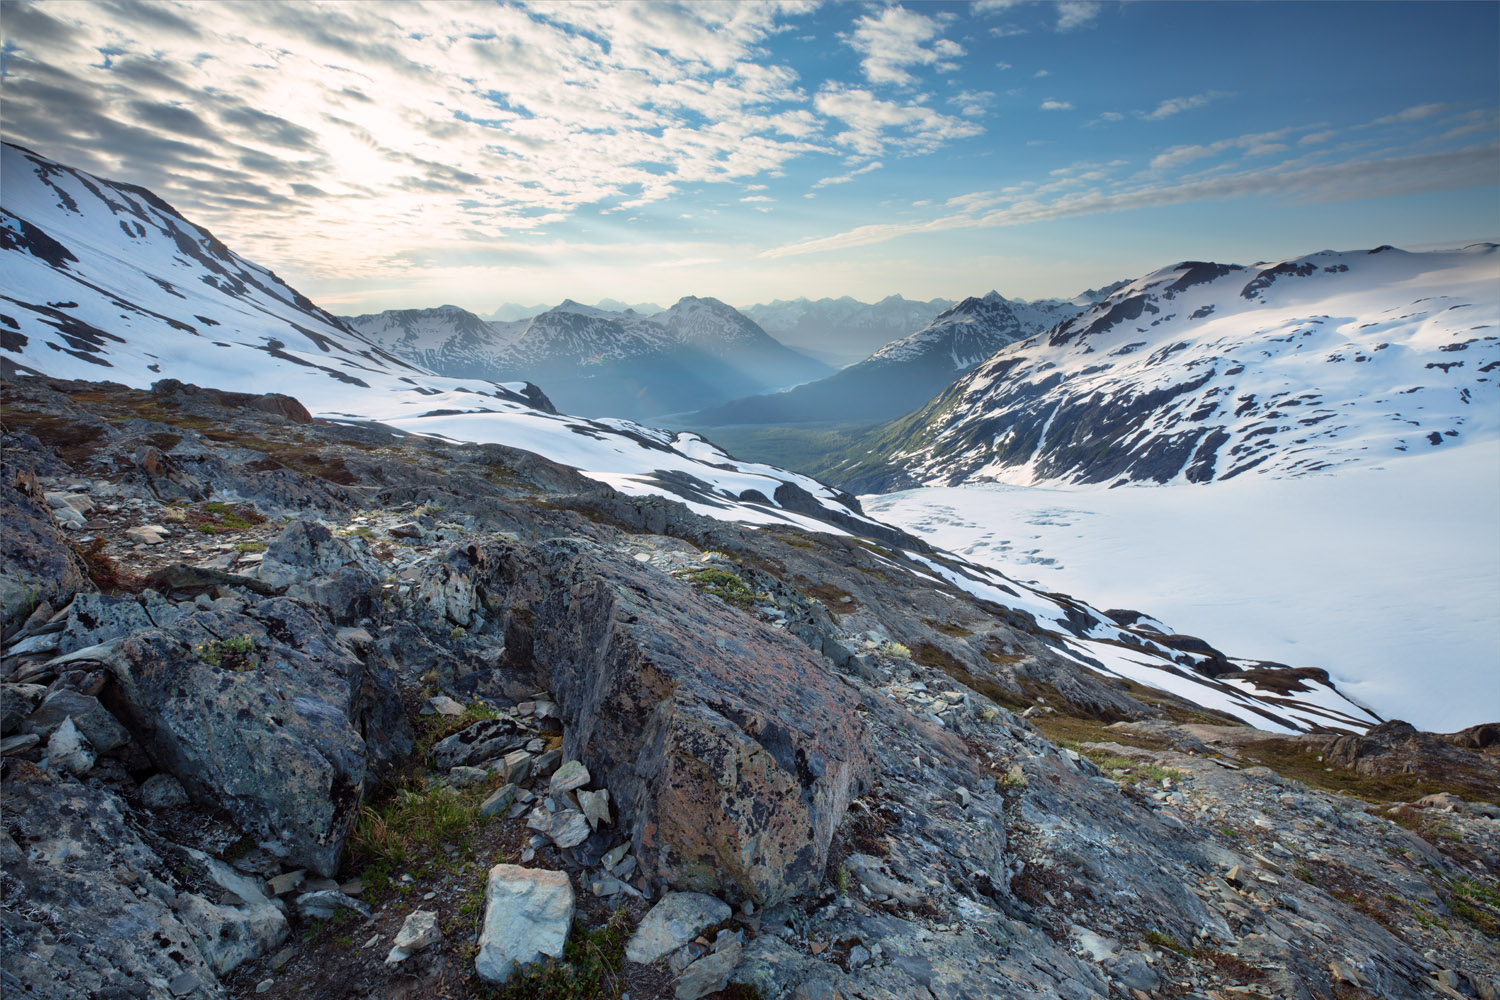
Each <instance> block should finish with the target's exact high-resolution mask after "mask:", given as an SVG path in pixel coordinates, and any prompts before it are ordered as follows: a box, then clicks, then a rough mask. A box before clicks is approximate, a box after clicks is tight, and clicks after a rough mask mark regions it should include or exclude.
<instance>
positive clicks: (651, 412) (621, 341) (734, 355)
mask: <svg viewBox="0 0 1500 1000" xmlns="http://www.w3.org/2000/svg"><path fill="white" fill-rule="evenodd" d="M346 322H347V323H348V324H349V325H350V326H351V327H352V328H353V329H355V330H357V331H359V332H360V333H362V334H364V335H365V336H366V337H367V338H369V339H370V340H372V341H374V342H375V343H377V344H379V345H380V346H382V347H383V348H385V349H386V350H388V351H390V352H391V353H392V354H395V355H397V356H399V357H401V358H404V359H406V360H408V361H413V362H416V363H419V364H422V365H424V366H426V367H428V368H431V369H432V370H434V371H437V372H440V373H442V374H444V375H454V376H465V377H471V378H490V379H526V380H528V381H532V382H538V383H541V384H543V385H546V386H547V391H548V392H549V393H550V394H551V395H552V396H553V398H554V399H555V400H556V401H557V403H558V405H560V406H561V407H562V408H563V409H566V410H569V411H571V412H574V413H580V414H584V415H588V416H604V415H620V416H630V417H651V416H659V415H662V414H665V413H673V412H679V411H683V410H689V409H694V408H697V407H701V406H705V405H712V404H715V403H719V402H722V401H724V400H726V399H732V398H734V397H736V396H742V395H745V394H746V393H753V392H763V391H766V390H767V389H775V388H783V387H786V386H790V385H795V384H796V383H798V382H801V381H806V380H808V379H814V378H818V377H819V376H822V375H826V374H827V373H828V368H827V366H825V365H823V364H822V363H820V362H817V361H814V360H812V359H811V358H808V357H806V356H804V355H801V354H798V353H797V352H795V351H793V350H791V349H789V348H787V347H785V346H783V345H782V344H780V343H778V342H777V341H776V340H774V339H773V338H772V337H770V336H769V335H768V334H766V332H765V331H764V330H762V329H761V328H760V327H758V326H756V325H755V324H754V323H753V322H751V321H750V320H749V319H746V318H745V317H744V316H743V315H741V314H740V313H739V312H737V311H735V310H734V309H733V308H731V307H730V306H727V305H725V304H724V303H722V302H720V301H719V300H718V299H712V298H696V297H693V296H689V297H687V298H684V299H682V300H681V301H680V302H678V303H677V304H676V305H674V306H673V307H672V308H671V309H668V310H665V311H663V312H660V313H659V314H657V315H655V316H649V317H648V316H644V315H642V314H640V313H638V312H636V311H635V310H634V309H630V308H627V309H624V310H622V311H614V310H610V309H604V308H600V307H598V306H586V305H583V304H582V303H579V302H574V301H573V300H571V299H569V300H567V301H565V302H563V303H562V304H561V305H559V306H557V307H555V308H552V309H547V310H545V311H543V312H541V313H539V314H537V315H535V316H532V317H530V318H527V319H519V320H514V321H512V322H507V323H501V322H489V323H487V322H485V321H484V320H482V319H480V318H479V317H477V316H475V315H473V314H472V313H468V312H465V311H464V310H462V309H458V308H456V307H454V306H443V307H441V308H438V309H420V310H406V309H403V310H387V311H386V312H382V313H374V314H370V315H365V316H354V317H348V318H347V319H346Z"/></svg>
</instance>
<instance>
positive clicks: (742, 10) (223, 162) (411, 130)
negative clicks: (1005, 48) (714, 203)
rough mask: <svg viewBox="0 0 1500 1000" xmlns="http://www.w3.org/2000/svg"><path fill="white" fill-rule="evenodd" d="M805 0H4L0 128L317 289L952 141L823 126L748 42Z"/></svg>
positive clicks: (789, 79) (902, 119) (917, 132)
mask: <svg viewBox="0 0 1500 1000" xmlns="http://www.w3.org/2000/svg"><path fill="white" fill-rule="evenodd" d="M806 9H807V8H806V5H799V4H796V3H770V4H707V5H667V4H620V5H607V6H600V5H577V4H568V5H544V6H537V7H534V8H528V7H521V6H492V5H478V4H473V5H470V4H457V3H422V2H412V3H403V4H399V5H398V4H327V5H317V6H314V5H292V6H285V5H275V6H263V5H258V4H242V3H226V4H208V3H204V4H195V5H187V6H183V5H168V4H147V3H140V2H130V3H125V2H118V3H117V2H104V0H96V2H74V3H68V4H48V5H45V7H42V6H35V5H30V4H10V3H7V4H6V7H5V15H4V16H5V42H6V63H5V71H6V79H5V127H6V133H7V138H11V139H14V140H15V141H17V142H21V143H23V144H26V145H29V146H32V147H33V148H36V149H38V150H39V151H41V152H44V153H46V154H48V155H51V156H55V157H57V158H59V159H62V160H64V161H65V162H69V163H73V164H76V165H78V166H80V167H82V168H84V169H87V170H91V171H95V172H98V173H102V174H104V175H106V176H110V177H115V178H118V179H121V180H125V181H129V182H133V183H138V184H143V185H146V186H148V187H150V188H151V189H153V190H155V191H157V192H158V193H159V194H161V195H162V196H163V197H164V198H166V199H167V200H168V201H170V202H171V203H173V204H174V205H176V206H177V207H178V208H179V209H181V210H182V211H184V212H185V213H188V214H189V215H191V216H192V217H193V218H195V219H197V220H200V221H201V222H202V223H203V224H205V225H207V226H209V227H210V228H212V229H213V230H214V231H215V232H216V233H217V234H218V235H219V236H220V237H221V238H223V239H225V240H226V241H228V242H230V243H231V245H234V246H235V247H236V248H237V249H240V250H241V251H242V252H244V253H246V254H248V255H250V256H252V257H263V258H266V259H270V260H274V261H276V262H277V265H278V267H282V268H285V269H287V270H290V271H292V272H293V273H301V274H304V275H317V276H325V277H330V278H332V277H341V276H348V277H351V278H352V277H354V276H358V277H360V278H372V277H375V276H378V275H391V274H397V273H402V272H403V269H410V268H413V267H415V266H417V264H416V263H414V262H415V261H420V260H424V259H426V257H424V256H423V255H422V254H418V255H417V256H415V257H404V256H402V255H401V253H400V252H399V251H398V250H396V249H393V248H394V247H396V246H399V245H405V246H415V245H424V246H425V245H434V246H435V245H437V244H439V243H440V242H441V240H440V238H439V235H438V234H440V233H443V232H453V233H462V234H464V239H465V240H476V239H477V240H481V241H489V242H491V243H494V244H495V245H499V244H500V243H503V242H504V241H506V240H509V239H512V238H514V237H515V236H517V235H524V234H527V233H535V232H540V231H543V230H545V229H546V228H547V227H548V226H550V225H553V224H555V223H556V222H557V221H558V220H563V219H567V218H569V217H571V216H573V215H576V214H579V213H583V212H597V211H600V210H608V211H617V210H627V211H628V210H629V209H632V208H636V207H640V206H643V205H647V204H650V203H653V202H660V201H662V200H665V199H668V198H672V197H674V196H677V195H679V194H680V193H681V192H682V191H683V190H684V189H685V188H686V187H687V186H689V185H701V184H708V183H735V184H740V185H743V184H744V183H745V182H747V181H752V180H755V179H757V178H758V177H759V178H764V177H769V176H774V175H775V174H776V172H777V171H779V170H781V169H782V167H783V166H784V165H785V164H786V163H788V161H790V160H792V159H794V158H796V157H799V156H803V155H806V154H808V153H824V154H826V153H828V152H832V151H834V150H837V149H849V148H850V147H851V145H855V144H858V145H864V146H873V147H875V148H880V147H882V146H886V145H890V146H892V147H893V148H896V149H899V150H902V151H919V150H931V149H935V148H937V147H938V146H940V145H941V144H942V143H944V142H946V141H949V139H951V138H952V137H958V136H963V135H966V134H975V131H974V129H973V128H972V127H971V126H967V125H965V124H964V123H963V122H962V121H961V120H960V119H958V118H956V117H950V116H946V115H942V114H939V113H936V112H933V111H930V110H926V109H920V108H914V109H912V110H906V105H905V104H903V103H900V102H895V103H893V104H892V106H891V108H890V109H886V108H882V107H876V106H874V105H872V106H871V107H870V108H867V109H866V110H867V111H868V112H869V113H871V114H875V115H876V117H877V118H878V117H880V116H881V115H884V116H885V118H886V119H887V120H886V121H885V122H884V123H882V122H879V121H875V122H871V121H869V120H868V119H867V118H862V117H861V116H860V115H859V114H857V113H856V112H855V110H852V104H857V103H858V102H857V100H856V101H853V102H846V104H850V105H851V107H846V108H845V110H848V111H849V113H850V115H851V117H853V118H854V119H855V123H854V124H852V125H851V124H849V123H848V122H843V121H838V120H830V119H829V118H828V117H827V116H826V115H825V114H824V113H823V112H820V111H818V110H817V109H816V108H815V107H814V106H813V103H814V95H812V94H809V93H808V92H806V91H805V90H803V89H802V88H801V86H800V84H799V78H798V75H797V73H796V71H795V70H793V69H792V68H791V67H790V66H787V65H784V64H781V63H779V62H778V61H777V60H776V59H774V58H771V57H770V56H769V55H768V52H767V50H766V47H765V43H766V42H767V40H768V39H770V38H771V37H772V36H774V35H776V34H778V33H779V32H782V31H784V30H785V29H787V28H788V27H789V26H791V25H792V24H793V23H794V22H795V21H796V20H797V18H799V17H800V16H801V13H802V12H803V11H804V10H806ZM912 16H913V17H921V18H922V19H923V20H925V21H930V22H932V23H934V24H935V23H937V22H935V21H932V19H931V18H925V17H923V16H922V15H912ZM876 20H880V19H879V18H876ZM939 43H942V44H939ZM922 47H923V48H924V50H925V51H927V52H929V53H931V54H932V60H931V61H941V60H942V59H944V58H946V57H947V56H948V55H951V54H953V53H954V52H955V50H956V43H951V42H948V43H945V42H943V40H942V39H935V38H929V39H928V40H927V42H926V44H924V45H923V46H922ZM872 55H876V56H877V57H878V53H873V52H872ZM920 58H921V59H922V60H927V59H928V57H927V56H922V57H920ZM877 62H878V58H877ZM263 109H264V110H263ZM271 109H274V112H273V111H272V110H271ZM856 137H858V138H857V139H856ZM356 201H357V202H358V204H359V206H360V208H359V210H358V211H354V210H351V207H350V206H351V204H352V203H353V202H356ZM434 252H435V253H436V252H457V251H456V250H454V249H453V248H452V247H447V246H444V247H439V249H438V250H437V251H434ZM428 256H430V255H428Z"/></svg>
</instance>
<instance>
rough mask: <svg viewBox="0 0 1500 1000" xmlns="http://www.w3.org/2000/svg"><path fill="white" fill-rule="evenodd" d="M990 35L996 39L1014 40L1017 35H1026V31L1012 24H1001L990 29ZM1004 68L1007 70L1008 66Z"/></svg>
mask: <svg viewBox="0 0 1500 1000" xmlns="http://www.w3.org/2000/svg"><path fill="white" fill-rule="evenodd" d="M990 34H991V35H994V36H995V37H996V38H1015V37H1016V36H1017V35H1024V34H1026V29H1025V28H1018V27H1016V26H1015V25H1012V24H1001V25H996V26H995V27H993V28H991V29H990ZM1006 68H1007V69H1008V68H1009V65H1007V67H1006Z"/></svg>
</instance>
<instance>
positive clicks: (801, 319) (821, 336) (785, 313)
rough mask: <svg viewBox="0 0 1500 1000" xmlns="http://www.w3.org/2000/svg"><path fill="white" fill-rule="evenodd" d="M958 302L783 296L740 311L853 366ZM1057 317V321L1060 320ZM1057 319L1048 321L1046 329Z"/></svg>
mask: <svg viewBox="0 0 1500 1000" xmlns="http://www.w3.org/2000/svg"><path fill="white" fill-rule="evenodd" d="M955 304H956V303H954V301H953V300H952V299H932V300H930V301H927V302H922V301H920V300H913V299H907V298H902V297H901V296H900V295H888V296H886V297H885V298H883V299H881V300H880V301H879V302H860V301H859V300H857V299H853V298H850V297H849V296H847V295H845V296H844V297H842V298H838V299H815V300H814V299H807V298H799V299H791V300H787V299H777V300H776V301H774V302H768V303H765V304H762V305H753V306H748V307H746V308H744V309H741V310H740V311H741V312H743V313H744V314H745V315H746V316H749V317H750V318H751V319H752V320H754V321H755V322H757V323H759V324H760V326H761V328H762V329H764V330H765V331H766V332H767V333H769V334H770V335H771V336H773V337H775V338H776V339H777V340H779V341H781V342H782V343H783V344H787V345H790V346H792V347H795V348H796V349H797V350H799V351H802V352H804V353H806V354H809V355H811V356H812V357H815V358H817V359H818V360H820V361H824V362H827V363H828V364H830V365H833V366H834V367H837V368H843V367H846V366H848V365H852V364H854V363H855V362H858V361H863V360H864V359H865V358H867V357H869V356H870V355H871V354H874V353H875V352H876V351H878V350H880V348H881V347H883V346H885V345H886V344H889V343H890V342H891V341H893V340H899V339H900V338H902V337H904V336H906V335H907V334H908V333H910V332H911V331H913V330H919V329H921V328H922V327H924V326H926V325H927V324H928V323H930V322H931V321H932V318H933V317H934V316H936V315H937V314H938V313H940V312H942V311H943V310H945V309H950V308H952V307H953V306H954V305H955ZM1054 322H1055V321H1054ZM1050 325H1051V324H1050V323H1049V324H1043V327H1042V328H1043V329H1045V327H1047V326H1050Z"/></svg>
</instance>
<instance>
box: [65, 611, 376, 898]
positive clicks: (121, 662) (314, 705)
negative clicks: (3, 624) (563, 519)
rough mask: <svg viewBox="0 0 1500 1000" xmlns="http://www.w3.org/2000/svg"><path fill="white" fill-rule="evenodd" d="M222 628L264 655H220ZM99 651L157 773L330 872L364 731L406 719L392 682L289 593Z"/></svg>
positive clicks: (272, 844)
mask: <svg viewBox="0 0 1500 1000" xmlns="http://www.w3.org/2000/svg"><path fill="white" fill-rule="evenodd" d="M219 636H229V637H234V638H244V639H247V640H248V641H249V642H250V644H251V645H252V646H253V652H251V653H248V654H237V655H236V656H234V657H230V656H227V655H226V654H223V653H221V652H218V651H219V650H222V644H220V645H217V646H216V645H215V644H216V643H219V642H220V640H218V639H217V638H216V637H219ZM86 654H87V651H80V653H79V654H75V655H86ZM210 654H213V655H210ZM95 655H96V656H98V657H99V658H100V659H102V660H103V661H104V662H105V663H106V665H107V666H108V668H109V670H110V671H111V673H112V674H113V675H114V677H115V680H116V681H117V683H116V685H114V688H113V695H114V697H115V699H116V700H117V701H118V705H115V704H113V703H112V704H111V707H115V708H117V710H118V711H117V714H119V715H120V716H121V717H122V718H124V719H126V720H127V722H128V723H129V724H130V727H131V729H132V730H134V731H135V732H138V733H140V734H142V735H143V737H144V742H145V745H146V750H147V752H148V753H149V754H150V756H151V757H152V759H153V760H154V761H155V762H156V764H157V766H158V767H159V768H160V769H162V770H164V771H167V772H169V773H170V774H172V775H173V776H175V777H176V778H177V779H178V780H179V781H181V782H182V784H183V785H184V786H185V787H186V788H187V790H188V792H189V793H190V794H191V795H192V797H193V799H194V800H195V801H197V802H200V803H203V804H205V805H210V806H219V807H222V808H224V809H226V810H227V811H228V812H229V814H230V815H231V816H233V817H234V819H235V821H236V822H237V823H238V824H239V825H240V826H241V827H242V828H243V829H244V830H245V831H246V832H247V833H250V834H251V835H253V836H254V837H255V839H256V840H257V841H258V842H259V843H261V844H262V846H265V847H267V848H268V849H270V850H272V851H273V852H275V853H276V854H278V855H279V856H281V857H282V858H283V859H285V860H286V861H288V862H290V863H292V864H296V865H302V866H306V867H307V868H310V869H312V870H313V871H315V872H317V873H318V874H320V875H332V874H333V872H334V871H335V870H336V869H337V867H338V859H339V855H340V853H341V851H342V848H343V842H344V838H345V837H346V836H347V834H348V831H349V827H350V825H351V824H352V822H353V820H354V816H355V813H356V811H357V810H358V807H359V802H360V797H361V795H362V793H363V790H364V784H365V777H366V773H367V770H368V769H369V748H368V747H367V744H366V742H365V740H364V739H363V738H362V736H361V730H366V731H370V730H373V729H374V727H373V726H371V725H368V721H369V720H370V719H373V718H377V717H378V718H380V719H390V718H392V717H393V716H394V717H396V718H399V717H400V709H399V703H398V702H397V701H396V699H397V695H396V693H395V691H394V690H393V689H392V688H391V686H390V684H389V682H388V680H387V679H385V678H383V677H382V676H381V675H379V674H378V673H377V672H376V671H374V670H372V669H368V668H366V666H365V664H364V663H362V662H361V661H360V660H359V659H358V658H357V657H356V656H354V655H353V653H352V652H351V651H350V650H349V649H348V648H347V647H346V646H345V645H343V644H342V643H341V642H339V641H338V639H337V637H336V635H335V634H334V633H333V631H332V630H331V629H330V628H329V627H328V626H327V625H326V623H325V622H323V621H321V620H320V619H318V618H315V617H314V616H312V615H311V614H309V613H308V611H307V609H306V608H304V607H303V606H301V605H300V604H298V603H296V602H295V601H291V600H288V599H286V598H276V599H273V600H270V601H263V602H261V603H259V604H257V605H255V606H253V607H251V608H250V609H249V610H248V612H247V613H246V614H229V613H224V612H215V611H197V612H194V613H192V614H190V615H187V616H185V617H183V618H181V619H179V620H178V621H177V622H174V623H173V624H172V625H171V626H170V627H168V628H166V629H148V630H146V631H144V632H140V633H137V634H135V635H133V636H130V637H128V638H125V639H121V640H117V641H116V642H115V643H113V644H110V645H109V646H106V647H100V651H99V652H98V653H97V654H95ZM205 657H208V659H205ZM214 658H218V659H219V660H220V662H219V663H217V664H215V663H213V662H210V660H212V659H214ZM107 693H108V692H107ZM387 702H390V703H395V705H396V707H395V708H392V706H391V705H390V704H386V703H387Z"/></svg>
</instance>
